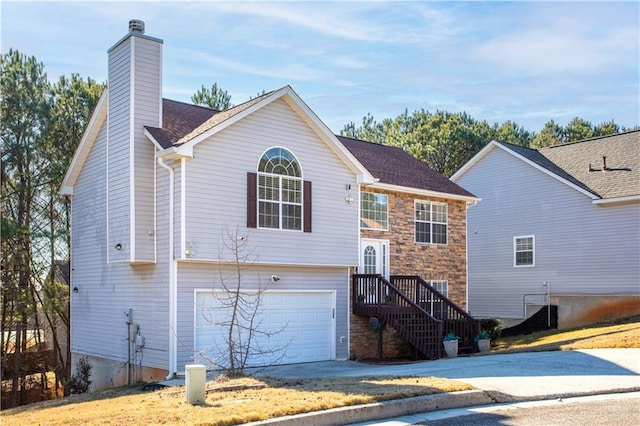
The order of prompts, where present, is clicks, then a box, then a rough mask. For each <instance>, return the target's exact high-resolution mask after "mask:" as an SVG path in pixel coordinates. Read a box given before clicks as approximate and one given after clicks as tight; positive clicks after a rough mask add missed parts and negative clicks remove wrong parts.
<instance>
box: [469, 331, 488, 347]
mask: <svg viewBox="0 0 640 426" xmlns="http://www.w3.org/2000/svg"><path fill="white" fill-rule="evenodd" d="M473 341H474V342H476V344H477V345H478V350H479V351H480V352H489V350H490V349H491V336H490V335H489V333H488V332H487V330H482V331H480V334H478V335H477V336H476V337H474V338H473Z"/></svg>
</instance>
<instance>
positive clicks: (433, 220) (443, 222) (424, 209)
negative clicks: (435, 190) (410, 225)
mask: <svg viewBox="0 0 640 426" xmlns="http://www.w3.org/2000/svg"><path fill="white" fill-rule="evenodd" d="M447 228H448V219H447V204H446V203H436V202H433V201H418V200H416V201H415V240H416V242H417V243H431V244H447V233H448V232H447Z"/></svg>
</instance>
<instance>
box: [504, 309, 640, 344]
mask: <svg viewBox="0 0 640 426" xmlns="http://www.w3.org/2000/svg"><path fill="white" fill-rule="evenodd" d="M600 348H640V316H635V317H630V318H625V319H622V320H619V321H614V322H609V323H598V324H592V325H589V326H587V327H580V328H574V329H569V330H562V331H558V330H549V331H541V332H537V333H531V334H526V335H522V336H513V337H505V338H502V339H499V340H498V341H497V342H496V345H495V347H494V348H493V349H492V352H496V351H498V352H501V353H504V352H532V351H553V350H571V349H600Z"/></svg>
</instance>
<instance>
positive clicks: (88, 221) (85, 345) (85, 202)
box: [70, 125, 169, 375]
mask: <svg viewBox="0 0 640 426" xmlns="http://www.w3.org/2000/svg"><path fill="white" fill-rule="evenodd" d="M106 130H107V129H106V125H105V126H104V127H103V128H102V130H101V131H100V132H99V134H98V138H97V141H96V142H95V144H94V146H93V147H92V149H91V152H90V153H89V155H88V157H87V160H86V162H85V164H84V166H83V168H82V170H81V172H80V174H79V176H78V180H77V181H76V184H75V186H74V195H73V197H72V198H71V203H72V221H71V223H72V228H71V234H72V236H73V238H72V247H71V280H72V283H73V287H77V288H78V292H77V293H71V301H70V304H71V329H72V333H71V350H72V352H74V353H77V354H81V355H82V354H86V355H92V356H96V357H102V358H105V359H109V360H114V361H118V362H126V361H127V342H126V340H125V339H124V337H125V336H126V333H127V325H126V323H125V317H124V311H125V310H126V309H128V308H132V310H133V322H134V323H135V324H138V325H139V326H140V334H141V335H142V336H144V337H145V340H146V344H145V347H144V349H143V350H142V351H141V352H139V353H138V354H137V356H138V358H137V359H136V360H137V361H140V359H142V361H143V365H147V366H151V367H155V368H160V369H166V368H167V366H168V355H167V354H168V352H167V351H168V341H169V330H167V323H168V309H169V304H168V303H169V302H168V288H169V277H168V276H169V273H168V266H167V265H168V256H167V254H168V246H167V243H168V235H167V231H166V227H165V228H164V229H163V230H161V231H160V232H159V233H158V236H157V238H158V243H159V246H160V247H161V250H160V253H161V255H160V257H159V260H160V263H159V264H158V265H134V266H132V265H130V264H129V263H128V262H127V263H110V264H107V252H108V251H115V250H114V249H113V247H112V245H111V244H107V233H106V230H107V215H106V205H107V187H106V165H105V160H106V147H107V142H106V135H107V131H106ZM165 176H166V173H165ZM167 180H168V179H167ZM159 185H160V187H161V190H162V191H163V194H164V195H161V196H160V197H159V202H160V203H161V205H162V206H167V205H168V204H167V198H166V192H167V187H166V180H165V179H162V180H161V181H160V182H159ZM158 220H159V221H160V222H161V223H162V224H166V223H167V221H168V209H167V208H166V207H163V208H161V209H159V215H158ZM95 374H97V375H100V374H103V373H102V371H101V370H100V369H98V370H96V372H95Z"/></svg>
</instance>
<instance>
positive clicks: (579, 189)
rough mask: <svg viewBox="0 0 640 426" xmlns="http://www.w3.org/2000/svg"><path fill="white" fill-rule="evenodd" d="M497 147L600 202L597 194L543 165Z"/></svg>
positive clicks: (500, 146)
mask: <svg viewBox="0 0 640 426" xmlns="http://www.w3.org/2000/svg"><path fill="white" fill-rule="evenodd" d="M496 146H497V147H498V148H500V149H502V150H503V151H505V152H508V153H509V154H511V155H513V156H514V157H516V158H518V159H520V160H522V161H524V162H525V163H527V164H528V165H530V166H531V167H533V168H535V169H537V170H539V171H541V172H542V173H544V174H546V175H547V176H550V177H552V178H554V179H556V180H557V181H559V182H562V183H564V184H565V185H567V186H569V187H571V188H573V189H575V190H576V191H578V192H580V193H582V194H584V195H586V196H587V197H589V198H591V199H592V200H599V199H600V197H598V196H597V195H595V194H593V193H591V192H589V191H587V190H585V189H582V188H580V187H579V186H578V185H576V184H574V183H573V182H569V181H568V180H566V179H565V178H563V177H560V176H558V175H557V174H555V173H553V172H551V171H549V170H548V169H545V168H544V167H542V166H541V165H539V164H537V163H535V162H533V161H531V160H529V159H528V158H526V157H524V156H522V155H520V154H518V153H517V152H514V151H512V150H510V149H509V148H507V147H505V146H503V145H502V144H499V143H496Z"/></svg>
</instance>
